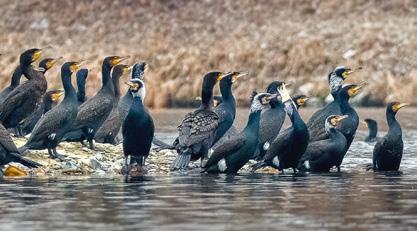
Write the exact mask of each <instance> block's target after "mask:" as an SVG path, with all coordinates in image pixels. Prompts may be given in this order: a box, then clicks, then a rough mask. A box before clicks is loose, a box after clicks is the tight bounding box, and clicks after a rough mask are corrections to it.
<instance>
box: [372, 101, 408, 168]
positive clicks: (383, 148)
mask: <svg viewBox="0 0 417 231" xmlns="http://www.w3.org/2000/svg"><path fill="white" fill-rule="evenodd" d="M405 105H406V104H401V103H398V102H392V103H389V104H388V105H387V111H386V116H387V123H388V133H387V134H386V135H385V136H384V137H383V138H382V139H381V140H379V141H378V142H377V143H376V144H375V147H374V152H373V158H372V160H373V168H374V170H376V171H398V169H399V168H400V164H401V159H402V156H403V150H404V143H403V139H402V129H401V125H400V124H399V123H398V121H397V119H396V118H395V115H396V114H397V112H398V110H399V109H400V108H402V107H403V106H405Z"/></svg>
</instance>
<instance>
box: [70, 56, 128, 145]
mask: <svg viewBox="0 0 417 231" xmlns="http://www.w3.org/2000/svg"><path fill="white" fill-rule="evenodd" d="M127 58H128V57H120V56H110V57H106V58H105V59H104V61H103V64H102V87H101V89H100V91H99V92H98V93H97V94H96V95H95V96H94V97H91V98H89V99H88V100H87V101H85V102H84V103H83V104H81V106H80V107H79V109H78V114H77V119H76V120H75V122H74V124H73V128H72V129H71V130H70V131H69V132H71V133H70V134H72V133H73V132H74V131H76V130H81V134H82V135H81V137H79V139H73V140H71V139H70V138H72V137H68V135H67V136H65V137H64V139H65V140H69V141H79V142H81V143H83V144H84V140H87V141H88V143H89V148H90V149H92V150H94V142H93V138H94V135H95V134H96V132H97V130H98V129H99V128H100V126H101V125H102V124H103V123H104V121H105V120H106V118H107V116H108V115H109V114H110V112H111V110H112V108H113V103H114V99H115V96H114V87H113V82H112V80H111V77H110V72H111V70H112V68H113V67H114V66H116V65H117V64H119V63H120V62H122V61H123V60H125V59H127ZM76 138H77V137H76Z"/></svg>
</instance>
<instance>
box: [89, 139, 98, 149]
mask: <svg viewBox="0 0 417 231" xmlns="http://www.w3.org/2000/svg"><path fill="white" fill-rule="evenodd" d="M88 144H89V148H90V149H91V150H93V151H95V150H96V149H95V147H94V141H93V139H88Z"/></svg>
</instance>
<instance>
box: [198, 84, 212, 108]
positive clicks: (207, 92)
mask: <svg viewBox="0 0 417 231" xmlns="http://www.w3.org/2000/svg"><path fill="white" fill-rule="evenodd" d="M212 99H213V87H208V86H205V87H203V90H202V92H201V105H200V109H211V103H212V102H211V101H212Z"/></svg>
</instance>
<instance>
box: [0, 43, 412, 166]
mask: <svg viewBox="0 0 417 231" xmlns="http://www.w3.org/2000/svg"><path fill="white" fill-rule="evenodd" d="M42 52H43V49H37V48H34V49H29V50H26V51H25V52H23V53H22V54H21V55H20V62H19V65H18V67H17V68H16V69H15V71H14V73H13V75H12V79H11V84H10V86H8V87H6V88H5V89H4V90H3V91H2V92H1V93H0V102H1V104H0V122H1V124H0V167H2V166H4V165H6V164H8V163H10V162H19V163H21V164H23V165H26V166H28V167H33V168H36V167H39V166H40V164H38V163H36V162H34V161H31V160H29V159H27V158H25V157H24V155H25V153H26V151H27V150H30V149H32V150H43V149H47V150H48V153H49V156H50V158H57V159H60V160H63V159H65V156H64V155H62V154H59V153H58V152H57V150H56V147H57V145H58V144H59V143H60V142H62V141H66V142H81V143H82V144H83V145H88V147H89V148H90V149H93V150H94V149H95V147H94V141H95V142H100V143H110V144H114V145H116V144H119V143H123V152H124V155H125V163H124V168H123V172H124V173H125V174H128V173H129V171H130V169H132V168H133V167H136V169H139V171H144V170H145V168H143V167H144V166H145V160H146V158H147V157H148V155H149V152H150V150H151V146H152V143H154V144H156V145H157V146H160V147H159V148H160V149H165V148H167V149H175V150H176V151H177V153H178V155H177V158H176V159H175V160H174V161H173V163H172V164H171V168H170V169H171V170H172V171H176V170H184V169H187V168H188V166H189V163H190V161H197V160H200V161H201V168H202V171H203V172H207V173H237V172H238V171H239V170H240V169H241V168H242V167H243V166H244V165H245V164H247V163H248V161H249V160H250V159H255V160H257V163H256V164H254V165H253V166H252V171H256V170H257V169H260V168H263V167H267V166H269V167H272V168H275V169H278V170H280V171H282V172H284V170H285V169H292V170H293V171H294V172H297V171H309V172H327V171H330V170H331V169H332V168H334V167H336V168H337V170H338V171H340V166H341V164H342V162H343V158H344V156H345V155H346V153H347V151H348V150H349V148H350V145H351V144H352V142H353V139H354V137H355V133H356V130H357V128H358V125H359V122H360V120H359V116H358V114H357V112H356V111H355V109H354V108H353V107H352V106H351V105H350V104H349V99H350V98H351V97H353V96H355V95H357V94H358V92H360V90H361V89H362V88H363V87H364V86H365V85H366V82H363V83H360V84H344V80H345V79H346V78H348V77H349V75H351V74H352V73H353V72H354V71H356V70H353V69H350V68H346V67H337V68H336V69H334V70H333V71H332V72H331V73H330V74H329V75H328V82H329V86H330V93H331V95H332V96H333V101H332V102H331V103H329V104H327V105H326V106H325V107H324V108H322V109H320V110H318V111H317V112H315V113H314V114H313V115H312V116H311V118H310V119H309V121H308V122H307V123H305V122H304V120H303V119H302V118H301V116H300V115H299V113H298V110H299V107H300V106H302V105H304V104H305V102H306V101H307V100H308V97H307V96H305V95H296V96H293V97H291V96H290V95H289V92H288V90H287V89H286V88H287V86H288V84H286V83H285V82H282V81H273V82H272V83H270V84H269V85H268V87H267V88H266V92H265V93H263V92H262V93H258V92H255V91H254V92H253V93H252V95H251V98H250V100H251V101H250V113H249V117H248V120H247V124H246V127H245V128H244V129H243V130H242V131H240V132H239V131H238V130H237V129H236V128H235V127H234V126H233V122H234V119H235V116H236V102H235V98H234V96H233V92H232V85H233V84H234V83H235V82H236V81H238V79H239V78H240V77H242V76H245V75H247V73H245V72H209V73H207V74H206V75H205V76H204V78H203V83H202V90H201V103H200V107H199V108H197V109H196V110H194V111H192V112H190V113H188V114H187V115H185V117H184V119H183V121H182V123H181V124H180V125H179V126H178V137H177V138H176V139H175V141H174V143H173V144H172V145H169V144H166V143H164V142H162V141H160V140H158V139H157V138H155V137H154V131H155V127H154V123H153V120H152V117H151V115H150V114H149V113H148V111H147V109H146V107H145V106H144V104H143V101H144V98H145V95H146V88H145V82H144V73H145V69H146V63H136V64H134V65H132V66H128V65H124V64H122V61H124V60H126V59H127V58H128V57H121V56H109V57H106V58H105V59H104V60H103V63H102V87H101V89H100V90H99V91H98V92H97V93H96V95H94V96H93V97H90V98H88V99H87V98H86V94H85V84H86V81H87V77H88V70H87V69H85V68H84V69H82V68H81V66H82V65H83V63H82V62H65V63H64V64H63V65H62V67H61V81H62V85H63V90H52V91H47V86H48V84H47V79H46V78H45V74H46V72H47V71H48V70H49V69H51V68H52V67H53V66H54V65H55V64H56V63H57V61H58V60H59V58H58V59H53V58H46V59H43V60H42V61H40V62H39V65H38V67H35V66H34V65H33V63H34V62H36V61H38V60H39V59H40V57H41V54H42ZM73 73H76V83H77V90H75V88H74V86H73V85H72V82H71V79H72V74H73ZM128 73H131V79H130V81H128V82H126V84H128V85H129V89H128V91H127V92H126V94H125V95H124V96H123V97H121V92H120V85H119V81H120V78H121V77H122V76H123V75H126V74H128ZM22 75H23V76H24V77H25V78H26V79H27V81H26V82H24V83H22V84H20V78H21V76H22ZM218 83H219V86H220V93H221V96H213V89H214V87H215V86H216V84H218ZM62 95H64V98H63V100H62V101H60V97H61V96H62ZM120 97H121V98H120ZM406 105H407V104H404V103H399V102H391V103H389V104H388V105H387V109H386V117H387V122H388V127H389V130H388V133H387V134H386V135H385V136H384V137H383V138H381V139H379V140H377V139H376V133H377V124H376V122H375V121H374V120H372V119H366V120H365V121H364V123H365V124H366V125H367V126H368V128H369V130H370V133H369V137H368V138H367V140H366V141H368V142H375V141H376V144H375V148H374V152H373V164H372V166H370V167H371V168H372V169H374V170H376V171H389V170H398V169H399V167H400V163H401V158H402V154H403V140H402V131H401V126H400V124H399V123H398V122H397V120H396V118H395V115H396V113H397V112H398V110H400V108H402V107H404V106H406ZM286 115H288V118H289V120H290V121H291V126H290V127H288V128H286V129H281V128H282V125H283V123H284V120H285V119H286ZM10 133H13V134H14V135H15V136H25V135H28V136H29V138H28V140H27V142H26V144H24V145H23V146H22V147H20V148H17V147H16V145H15V143H14V142H13V140H12V138H11V135H10ZM86 141H87V142H88V144H87V143H85V142H86ZM129 157H130V161H129Z"/></svg>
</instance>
